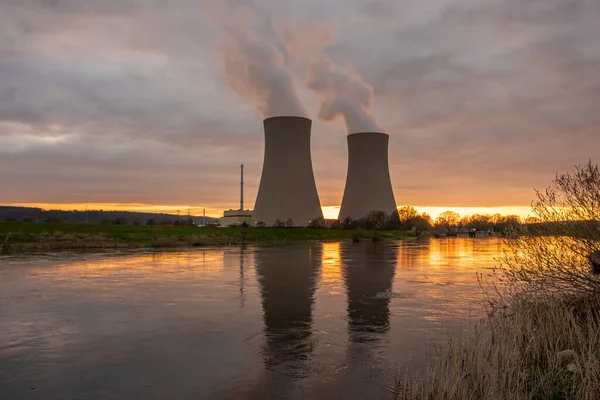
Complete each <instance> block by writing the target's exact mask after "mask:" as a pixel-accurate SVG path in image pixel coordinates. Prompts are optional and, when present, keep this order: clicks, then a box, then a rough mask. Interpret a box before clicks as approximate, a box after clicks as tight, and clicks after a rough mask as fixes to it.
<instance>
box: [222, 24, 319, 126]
mask: <svg viewBox="0 0 600 400" xmlns="http://www.w3.org/2000/svg"><path fill="white" fill-rule="evenodd" d="M230 33H233V34H232V35H231V38H230V39H231V40H230V42H229V43H228V44H227V45H225V46H224V47H223V58H224V63H225V79H226V81H227V83H228V84H229V86H231V88H232V89H233V90H235V91H236V92H237V93H238V94H239V95H240V96H242V97H243V98H244V99H246V100H248V101H250V102H252V103H254V104H255V105H256V107H257V110H258V111H259V112H260V113H261V114H262V115H263V117H264V118H268V117H274V116H298V117H306V116H308V114H307V112H306V110H305V109H304V107H303V106H302V103H301V102H300V99H299V98H298V94H297V93H296V87H295V84H294V79H293V77H292V75H291V74H290V72H289V71H288V70H286V67H285V59H284V57H283V54H282V53H281V52H280V51H279V49H278V48H277V47H276V46H275V45H274V44H272V43H270V42H269V41H267V40H265V39H262V38H259V37H257V36H256V35H254V34H253V33H252V32H248V31H246V32H237V33H236V32H231V31H230Z"/></svg>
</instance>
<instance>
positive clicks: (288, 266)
mask: <svg viewBox="0 0 600 400" xmlns="http://www.w3.org/2000/svg"><path fill="white" fill-rule="evenodd" d="M502 248H503V243H502V241H501V240H499V239H466V238H465V239H463V238H458V239H437V240H436V239H432V240H430V241H424V242H418V241H399V242H395V241H385V242H379V243H370V242H363V243H350V242H342V243H310V244H293V245H286V246H247V247H223V248H206V249H200V250H193V251H168V252H151V251H135V252H131V251H130V252H106V253H77V252H61V253H52V254H37V255H20V256H19V255H12V256H2V257H0V399H7V400H9V399H168V398H170V399H335V398H342V399H353V398H357V399H361V398H381V399H388V398H391V397H392V394H391V388H392V386H393V382H394V377H395V376H396V375H397V374H398V373H400V372H401V371H405V370H407V368H408V369H410V370H412V371H415V372H419V371H421V372H423V371H424V368H425V358H426V355H427V353H428V352H431V349H432V342H436V341H440V340H442V339H443V338H444V335H445V334H446V333H445V332H446V330H447V329H449V327H452V326H454V325H460V324H461V321H464V318H466V317H467V316H468V315H476V314H477V313H478V312H479V310H480V306H479V303H478V301H479V300H480V299H481V290H480V288H479V285H478V282H477V278H476V273H477V272H482V273H485V272H486V271H488V270H489V269H490V268H492V267H493V266H494V265H496V262H495V261H494V259H495V258H497V257H499V256H500V255H501V252H502Z"/></svg>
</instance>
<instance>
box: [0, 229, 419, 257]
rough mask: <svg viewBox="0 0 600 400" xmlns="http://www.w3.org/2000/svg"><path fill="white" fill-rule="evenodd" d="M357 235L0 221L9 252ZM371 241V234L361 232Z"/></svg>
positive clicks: (389, 234) (0, 232)
mask: <svg viewBox="0 0 600 400" xmlns="http://www.w3.org/2000/svg"><path fill="white" fill-rule="evenodd" d="M353 235H355V233H354V231H344V230H333V229H308V228H221V227H202V228H198V227H193V226H192V227H188V226H144V225H140V226H132V225H85V224H64V223H60V224H54V223H38V224H36V223H23V222H20V223H14V222H12V223H8V222H4V223H0V243H2V248H3V250H4V251H29V250H61V249H94V248H127V247H173V246H202V245H228V244H238V243H257V242H260V243H269V242H288V241H310V240H324V241H325V240H346V239H352V238H353ZM362 235H363V237H365V238H368V237H370V235H372V233H371V232H366V233H363V234H362ZM378 236H380V237H382V238H388V239H392V238H404V237H411V236H414V232H404V231H390V232H378Z"/></svg>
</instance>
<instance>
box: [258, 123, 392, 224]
mask: <svg viewBox="0 0 600 400" xmlns="http://www.w3.org/2000/svg"><path fill="white" fill-rule="evenodd" d="M263 124H264V131H265V156H264V162H263V170H262V175H261V179H260V185H259V188H258V194H257V197H256V203H255V205H254V212H253V213H252V219H251V223H252V225H253V226H256V225H257V224H258V223H264V224H265V225H266V226H272V225H273V224H274V223H275V222H276V221H277V220H280V221H282V222H284V223H286V222H288V221H290V220H291V222H292V225H293V226H306V225H308V224H309V222H310V221H311V220H313V219H315V218H322V217H323V212H322V211H321V203H320V202H319V195H318V193H317V186H316V184H315V178H314V174H313V168H312V160H311V156H310V132H311V126H312V121H311V120H310V119H308V118H303V117H272V118H267V119H265V120H264V122H263ZM386 160H387V158H386ZM386 164H387V161H386ZM388 180H389V175H388Z"/></svg>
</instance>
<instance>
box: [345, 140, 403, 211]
mask: <svg viewBox="0 0 600 400" xmlns="http://www.w3.org/2000/svg"><path fill="white" fill-rule="evenodd" d="M388 142H389V135H387V134H385V133H376V132H363V133H353V134H350V135H348V173H347V176H346V188H345V189H344V197H343V198H342V206H341V208H340V215H339V220H340V221H343V220H344V219H346V218H347V217H350V218H351V219H353V220H356V219H359V218H362V217H364V216H366V215H367V214H368V213H369V212H371V211H384V212H385V213H386V214H392V213H393V212H395V211H396V200H395V199H394V191H393V190H392V182H391V180H390V170H389V165H388Z"/></svg>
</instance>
